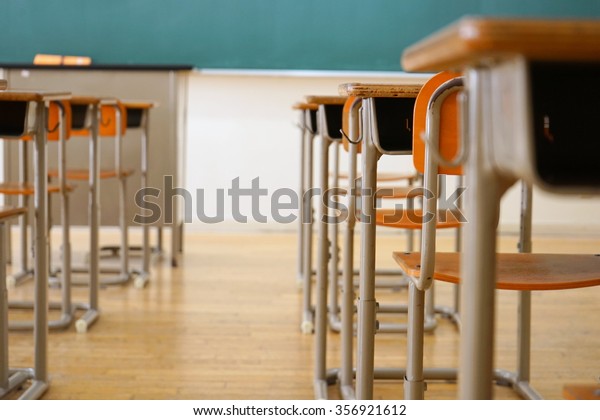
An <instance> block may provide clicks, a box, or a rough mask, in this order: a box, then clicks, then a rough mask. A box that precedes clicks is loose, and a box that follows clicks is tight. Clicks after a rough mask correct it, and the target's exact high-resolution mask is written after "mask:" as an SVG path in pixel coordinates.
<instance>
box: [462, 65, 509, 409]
mask: <svg viewBox="0 0 600 420" xmlns="http://www.w3.org/2000/svg"><path fill="white" fill-rule="evenodd" d="M486 76H487V74H486V72H485V70H482V69H475V70H470V71H469V73H468V76H467V92H468V94H469V99H468V105H467V108H468V111H467V112H468V121H469V126H468V133H469V134H468V136H469V137H468V145H467V147H468V150H469V158H468V161H467V163H466V176H465V178H466V185H467V190H466V192H465V216H466V218H467V223H466V224H465V226H464V227H463V235H464V236H463V249H464V252H463V253H462V254H461V279H462V281H463V284H462V287H461V296H460V301H461V302H460V303H461V308H460V313H461V320H462V327H463V329H462V332H461V336H460V360H459V397H460V398H462V399H491V398H492V379H493V350H494V326H495V325H494V307H495V281H496V276H495V273H496V271H495V270H496V226H497V221H498V214H499V200H500V196H501V188H500V182H499V181H498V178H497V176H496V174H494V173H493V172H492V170H491V169H490V167H489V166H486V161H487V159H486V155H485V146H486V143H488V142H487V140H488V136H489V134H490V133H489V132H487V131H486V127H488V128H489V125H486V124H485V120H486V118H487V116H488V115H489V109H487V108H486V101H485V99H484V98H485V96H486V95H488V94H489V92H487V91H485V90H484V88H485V86H486V83H485V78H486Z"/></svg>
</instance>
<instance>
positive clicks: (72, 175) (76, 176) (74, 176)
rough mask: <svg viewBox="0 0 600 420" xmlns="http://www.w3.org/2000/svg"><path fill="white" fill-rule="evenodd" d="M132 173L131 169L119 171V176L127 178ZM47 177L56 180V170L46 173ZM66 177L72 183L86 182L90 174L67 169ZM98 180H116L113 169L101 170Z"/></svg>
mask: <svg viewBox="0 0 600 420" xmlns="http://www.w3.org/2000/svg"><path fill="white" fill-rule="evenodd" d="M134 172H135V171H134V170H133V169H124V170H123V171H121V174H122V175H123V176H124V177H129V176H131V175H132V174H133V173H134ZM48 176H49V177H50V178H58V171H57V170H51V171H48ZM66 176H67V179H70V180H72V181H87V180H88V179H89V178H90V172H89V170H88V169H69V170H68V171H67V174H66ZM99 178H100V179H110V178H117V171H115V170H114V169H105V170H101V171H100V175H99Z"/></svg>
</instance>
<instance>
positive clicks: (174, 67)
mask: <svg viewBox="0 0 600 420" xmlns="http://www.w3.org/2000/svg"><path fill="white" fill-rule="evenodd" d="M0 68H1V69H24V70H84V71H85V70H120V71H127V70H130V71H190V70H192V69H193V68H194V66H192V65H191V64H92V65H90V66H63V65H60V66H40V65H34V64H32V63H0Z"/></svg>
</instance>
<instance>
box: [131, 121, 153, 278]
mask: <svg viewBox="0 0 600 420" xmlns="http://www.w3.org/2000/svg"><path fill="white" fill-rule="evenodd" d="M148 114H149V112H148V110H146V111H144V123H143V125H142V141H141V143H142V144H141V147H142V162H141V166H142V177H141V188H142V190H145V189H146V188H148V162H149V152H150V151H149V145H150V143H149V136H148V123H149V121H148V118H149V115H148ZM144 205H145V201H144ZM148 281H150V226H149V225H148V223H144V224H143V225H142V270H141V273H139V275H138V277H136V279H135V281H134V286H135V287H136V288H138V289H141V288H143V287H144V286H145V285H146V284H147V283H148Z"/></svg>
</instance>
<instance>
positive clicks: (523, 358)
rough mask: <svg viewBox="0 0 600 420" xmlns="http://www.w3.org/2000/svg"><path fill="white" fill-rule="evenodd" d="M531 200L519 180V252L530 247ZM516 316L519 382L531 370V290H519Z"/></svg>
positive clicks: (528, 187) (527, 251) (526, 187)
mask: <svg viewBox="0 0 600 420" xmlns="http://www.w3.org/2000/svg"><path fill="white" fill-rule="evenodd" d="M532 200H533V191H532V188H531V186H530V185H528V184H527V183H526V182H525V181H521V229H520V238H519V252H525V253H529V252H531V249H532V243H531V234H532V208H533V206H532ZM517 316H518V318H517V319H518V324H517V334H518V335H517V379H518V380H519V382H529V376H530V370H531V367H530V356H531V292H529V291H522V292H519V313H518V314H517ZM536 394H537V393H536Z"/></svg>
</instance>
